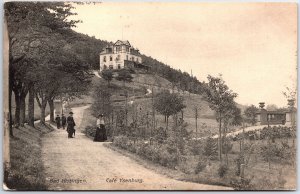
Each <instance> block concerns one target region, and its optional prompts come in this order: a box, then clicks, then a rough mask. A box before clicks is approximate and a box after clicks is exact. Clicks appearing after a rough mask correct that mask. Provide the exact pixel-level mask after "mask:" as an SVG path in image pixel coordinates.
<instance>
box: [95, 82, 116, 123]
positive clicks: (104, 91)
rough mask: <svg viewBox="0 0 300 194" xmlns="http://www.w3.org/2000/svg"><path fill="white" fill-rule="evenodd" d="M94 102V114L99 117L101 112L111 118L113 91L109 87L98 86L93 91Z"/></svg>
mask: <svg viewBox="0 0 300 194" xmlns="http://www.w3.org/2000/svg"><path fill="white" fill-rule="evenodd" d="M93 98H94V102H93V104H92V114H93V115H94V116H95V117H98V115H99V114H104V115H105V117H108V118H110V117H109V116H110V114H111V113H112V110H113V107H112V103H111V99H110V98H111V91H110V90H109V88H107V87H103V86H101V85H100V86H98V87H96V88H95V90H94V92H93Z"/></svg>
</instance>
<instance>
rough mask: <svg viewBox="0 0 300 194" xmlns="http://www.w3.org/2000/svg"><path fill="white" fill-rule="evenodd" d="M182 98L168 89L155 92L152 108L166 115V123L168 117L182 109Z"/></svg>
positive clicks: (183, 106)
mask: <svg viewBox="0 0 300 194" xmlns="http://www.w3.org/2000/svg"><path fill="white" fill-rule="evenodd" d="M183 100H184V99H183V98H182V97H181V96H179V95H178V94H175V93H172V94H171V93H170V92H169V91H163V92H161V93H159V94H157V97H156V98H155V101H154V108H155V110H156V111H158V112H159V113H160V114H162V115H164V116H165V117H166V119H167V120H166V121H167V124H168V118H169V117H170V116H171V115H174V114H176V113H178V112H180V111H181V110H182V109H184V108H185V107H186V106H185V105H184V104H183Z"/></svg>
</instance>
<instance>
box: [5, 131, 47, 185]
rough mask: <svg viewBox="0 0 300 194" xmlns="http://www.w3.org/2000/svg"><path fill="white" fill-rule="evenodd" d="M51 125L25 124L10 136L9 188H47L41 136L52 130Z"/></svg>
mask: <svg viewBox="0 0 300 194" xmlns="http://www.w3.org/2000/svg"><path fill="white" fill-rule="evenodd" d="M51 130H52V129H51V128H50V127H45V126H43V127H42V126H39V125H37V126H36V128H32V127H29V126H28V125H25V126H24V127H20V128H19V129H14V137H13V138H10V161H11V170H10V172H9V178H8V181H7V182H6V183H7V186H8V188H10V189H16V190H45V189H46V185H45V184H44V183H45V176H44V173H43V172H44V170H43V168H44V167H43V163H42V160H41V158H42V154H41V136H42V135H43V134H45V133H48V132H50V131H51Z"/></svg>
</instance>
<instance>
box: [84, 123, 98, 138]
mask: <svg viewBox="0 0 300 194" xmlns="http://www.w3.org/2000/svg"><path fill="white" fill-rule="evenodd" d="M85 134H86V136H88V137H95V135H96V127H95V126H91V125H88V126H86V127H85Z"/></svg>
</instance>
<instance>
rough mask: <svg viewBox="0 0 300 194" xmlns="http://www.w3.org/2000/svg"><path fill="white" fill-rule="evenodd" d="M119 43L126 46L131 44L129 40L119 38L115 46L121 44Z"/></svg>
mask: <svg viewBox="0 0 300 194" xmlns="http://www.w3.org/2000/svg"><path fill="white" fill-rule="evenodd" d="M119 45H126V46H131V45H130V43H129V41H128V40H123V41H122V40H118V41H117V42H116V43H115V44H114V46H119Z"/></svg>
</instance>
